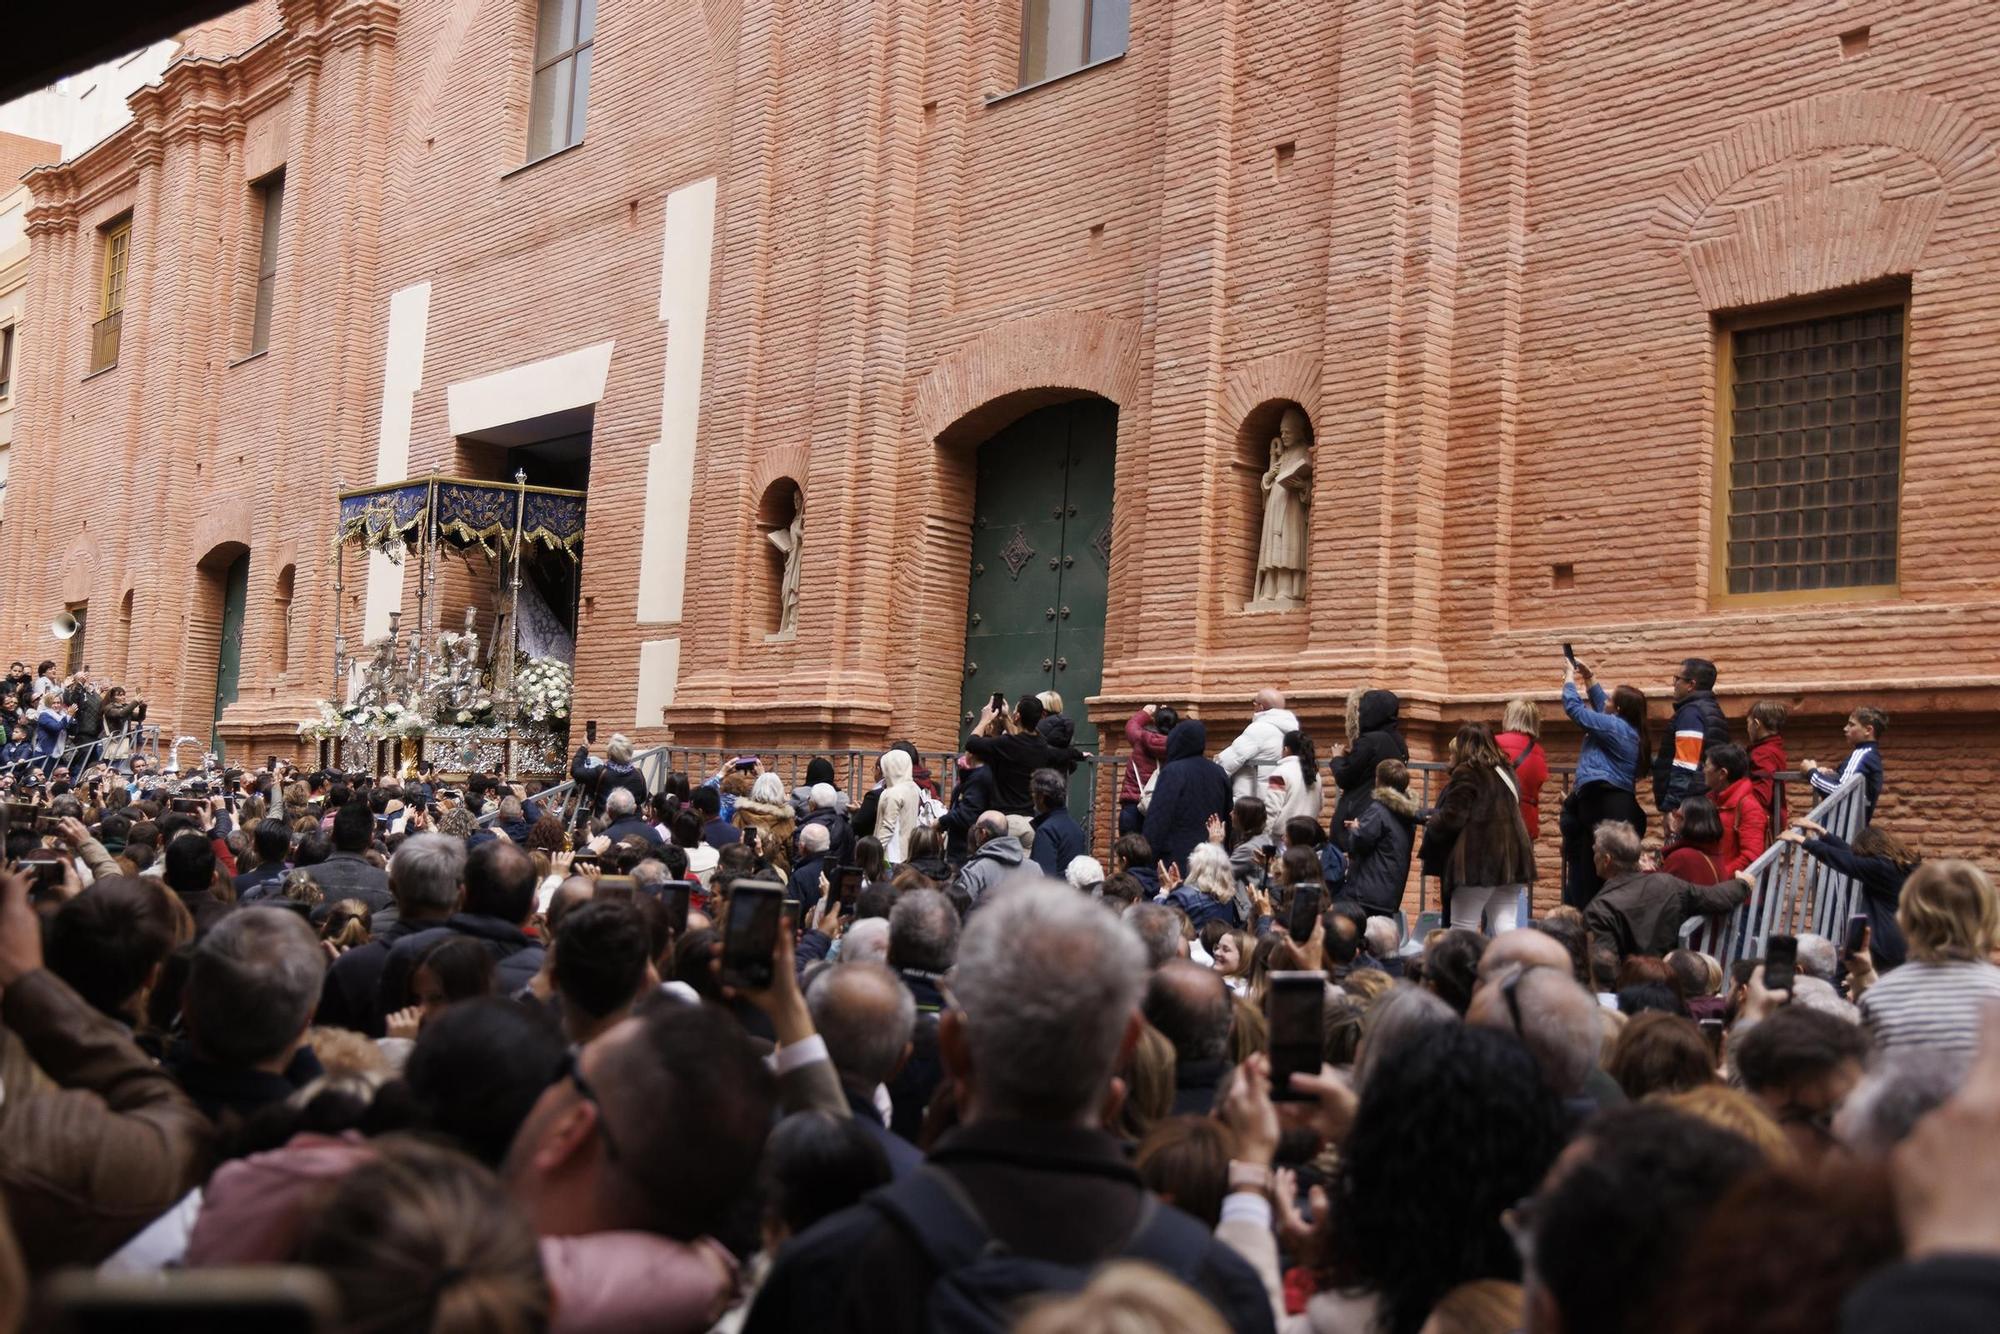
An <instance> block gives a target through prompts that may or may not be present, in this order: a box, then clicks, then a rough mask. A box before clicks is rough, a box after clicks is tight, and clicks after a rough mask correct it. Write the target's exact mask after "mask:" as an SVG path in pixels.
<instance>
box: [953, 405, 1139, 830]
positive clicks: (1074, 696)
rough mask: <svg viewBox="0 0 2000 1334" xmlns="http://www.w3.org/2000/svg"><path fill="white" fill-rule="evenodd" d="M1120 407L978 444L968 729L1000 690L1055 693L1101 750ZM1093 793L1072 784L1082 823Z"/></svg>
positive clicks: (1038, 423) (1025, 426) (1033, 421)
mask: <svg viewBox="0 0 2000 1334" xmlns="http://www.w3.org/2000/svg"><path fill="white" fill-rule="evenodd" d="M1117 437H1118V408H1117V405H1116V404H1114V403H1111V402H1109V401H1107V400H1105V399H1102V398H1086V399H1081V400H1078V401H1076V402H1071V403H1060V404H1057V405H1055V406H1054V407H1047V408H1042V409H1040V410H1038V411H1035V412H1031V413H1029V414H1028V415H1027V416H1025V417H1023V418H1021V419H1020V420H1019V421H1017V422H1015V423H1014V424H1013V425H1011V426H1009V427H1007V428H1006V429H1004V430H1002V431H1000V432H999V433H998V434H996V435H994V436H993V438H992V439H990V440H988V441H987V442H986V443H985V444H984V445H982V446H980V449H979V458H978V464H977V488H978V489H977V491H976V492H975V493H974V505H973V520H972V570H971V574H970V593H969V594H968V596H967V598H966V630H965V665H964V675H963V680H964V686H963V689H962V691H961V694H960V705H959V708H960V712H961V714H962V726H963V727H965V728H969V727H970V726H971V725H972V723H973V721H974V720H975V719H976V718H978V716H979V711H980V709H982V708H983V707H984V706H985V704H986V701H987V700H988V698H989V697H991V696H992V694H993V693H994V692H995V691H999V692H1000V693H1002V694H1003V695H1005V696H1006V697H1007V701H1008V703H1010V704H1011V703H1013V702H1014V701H1015V700H1017V699H1019V698H1020V697H1021V696H1022V695H1027V694H1035V693H1038V692H1040V691H1044V690H1053V691H1055V692H1056V693H1057V694H1059V695H1061V696H1062V701H1063V712H1064V713H1065V714H1067V715H1068V716H1069V717H1070V718H1072V719H1074V720H1075V721H1076V741H1075V744H1076V745H1077V746H1079V747H1081V748H1082V749H1084V750H1088V751H1092V752H1095V751H1096V750H1097V748H1098V747H1097V729H1096V728H1095V727H1094V726H1093V725H1092V724H1091V722H1090V720H1089V717H1088V715H1087V713H1086V711H1085V709H1084V700H1085V699H1087V698H1088V697H1089V696H1091V695H1094V694H1096V693H1097V691H1098V687H1099V685H1100V683H1101V681H1102V680H1103V676H1104V616H1105V608H1106V602H1107V594H1108V591H1109V588H1110V577H1111V503H1112V497H1111V491H1112V469H1113V464H1114V462H1115V456H1116V444H1117ZM1089 803H1090V792H1089V784H1087V783H1072V785H1071V791H1070V809H1071V810H1072V811H1073V812H1075V813H1076V815H1077V817H1078V818H1079V819H1082V818H1083V817H1084V814H1085V813H1086V811H1087V810H1088V807H1089Z"/></svg>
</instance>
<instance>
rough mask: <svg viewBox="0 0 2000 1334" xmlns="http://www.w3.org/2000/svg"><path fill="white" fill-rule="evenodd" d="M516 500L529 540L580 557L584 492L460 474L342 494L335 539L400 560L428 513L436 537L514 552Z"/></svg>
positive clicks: (457, 544)
mask: <svg viewBox="0 0 2000 1334" xmlns="http://www.w3.org/2000/svg"><path fill="white" fill-rule="evenodd" d="M517 504H518V506H519V520H520V533H521V541H522V542H523V543H524V544H533V543H540V544H541V545H542V546H544V547H547V548H548V549H549V550H551V551H564V552H567V553H568V554H569V557H570V559H572V560H575V559H576V557H577V549H578V548H579V547H581V546H582V545H583V522H584V493H583V492H581V491H562V490H558V489H556V488H554V487H546V486H516V485H514V484H512V483H510V482H475V481H466V480H464V479H462V478H455V477H432V478H426V479H424V480H422V481H415V482H410V481H405V482H397V483H394V484H393V485H389V486H375V487H366V488H362V489H360V490H355V491H343V492H341V494H340V527H339V530H338V533H337V535H336V537H335V542H336V543H342V542H353V541H359V542H360V543H361V544H362V545H363V546H365V547H367V548H368V549H369V550H371V551H381V552H385V553H387V554H388V555H389V556H390V557H391V558H392V559H400V558H401V556H402V554H403V550H404V548H405V547H407V546H408V545H409V544H410V543H411V542H412V541H414V540H415V537H416V535H417V534H418V533H419V532H421V531H423V530H424V527H425V521H426V519H427V518H428V519H429V520H430V528H429V531H430V532H431V534H432V535H433V536H434V537H435V538H436V539H437V540H438V541H440V542H443V543H445V544H446V545H448V546H455V547H469V546H478V547H480V548H481V549H483V550H485V551H487V552H489V553H491V552H492V551H493V550H494V549H495V546H496V545H497V546H498V547H499V548H500V549H501V550H511V549H512V547H513V542H514V529H515V520H516V506H517Z"/></svg>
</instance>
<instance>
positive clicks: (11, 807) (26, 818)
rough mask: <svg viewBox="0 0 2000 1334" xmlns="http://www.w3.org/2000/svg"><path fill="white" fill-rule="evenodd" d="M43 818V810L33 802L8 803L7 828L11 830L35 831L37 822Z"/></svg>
mask: <svg viewBox="0 0 2000 1334" xmlns="http://www.w3.org/2000/svg"><path fill="white" fill-rule="evenodd" d="M41 818H42V808H41V807H40V806H37V805H36V804H35V803H34V802H32V801H10V802H8V803H7V827H8V828H10V829H34V828H36V827H37V826H36V823H35V822H36V821H38V820H40V819H41Z"/></svg>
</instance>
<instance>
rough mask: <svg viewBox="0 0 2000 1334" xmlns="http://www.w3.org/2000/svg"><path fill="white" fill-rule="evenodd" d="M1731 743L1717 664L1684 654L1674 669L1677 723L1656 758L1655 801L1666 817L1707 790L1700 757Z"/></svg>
mask: <svg viewBox="0 0 2000 1334" xmlns="http://www.w3.org/2000/svg"><path fill="white" fill-rule="evenodd" d="M1728 741H1729V720H1728V719H1727V718H1725V717H1723V716H1722V704H1721V703H1720V702H1719V701H1718V700H1717V699H1716V698H1715V664H1714V663H1712V662H1710V661H1709V660H1708V659H1706V658H1686V659H1683V660H1682V662H1681V667H1680V670H1679V671H1678V672H1675V673H1674V721H1673V723H1672V724H1671V725H1670V726H1669V727H1668V728H1667V730H1666V734H1665V735H1663V736H1662V737H1661V738H1660V748H1659V751H1658V753H1657V754H1655V755H1654V756H1653V805H1654V807H1655V808H1656V809H1657V810H1658V811H1659V812H1660V814H1662V815H1665V814H1666V813H1667V812H1668V811H1671V810H1678V809H1679V808H1680V804H1681V803H1682V802H1683V801H1685V800H1687V799H1688V798H1689V797H1699V796H1701V795H1703V794H1704V793H1705V792H1706V791H1707V785H1706V784H1704V783H1703V782H1702V777H1701V760H1702V756H1704V755H1706V754H1707V753H1708V748H1709V747H1710V746H1721V745H1726V744H1727V743H1728Z"/></svg>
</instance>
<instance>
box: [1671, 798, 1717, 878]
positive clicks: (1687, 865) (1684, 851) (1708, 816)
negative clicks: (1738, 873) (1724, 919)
mask: <svg viewBox="0 0 2000 1334" xmlns="http://www.w3.org/2000/svg"><path fill="white" fill-rule="evenodd" d="M1667 822H1668V823H1669V824H1671V825H1673V826H1674V827H1675V828H1676V829H1678V830H1679V832H1678V833H1677V834H1675V835H1674V837H1673V839H1672V841H1670V842H1669V843H1668V844H1667V855H1666V858H1665V860H1663V861H1662V862H1661V863H1660V869H1661V870H1662V871H1665V872H1666V873H1667V874H1668V875H1670V876H1673V877H1675V878H1676V879H1680V880H1685V881H1687V882H1688V883H1689V884H1690V885H1719V884H1721V883H1722V882H1723V881H1725V880H1727V879H1729V872H1727V871H1725V870H1723V869H1722V864H1723V862H1724V861H1725V860H1727V859H1726V858H1725V857H1724V856H1723V852H1722V816H1721V814H1720V813H1719V812H1718V811H1717V810H1716V809H1715V803H1714V802H1712V801H1710V800H1709V799H1708V798H1707V797H1689V798H1688V799H1687V800H1686V801H1684V802H1682V803H1681V804H1680V805H1679V806H1677V807H1675V808H1674V809H1673V810H1672V811H1670V812H1668V815H1667Z"/></svg>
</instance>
